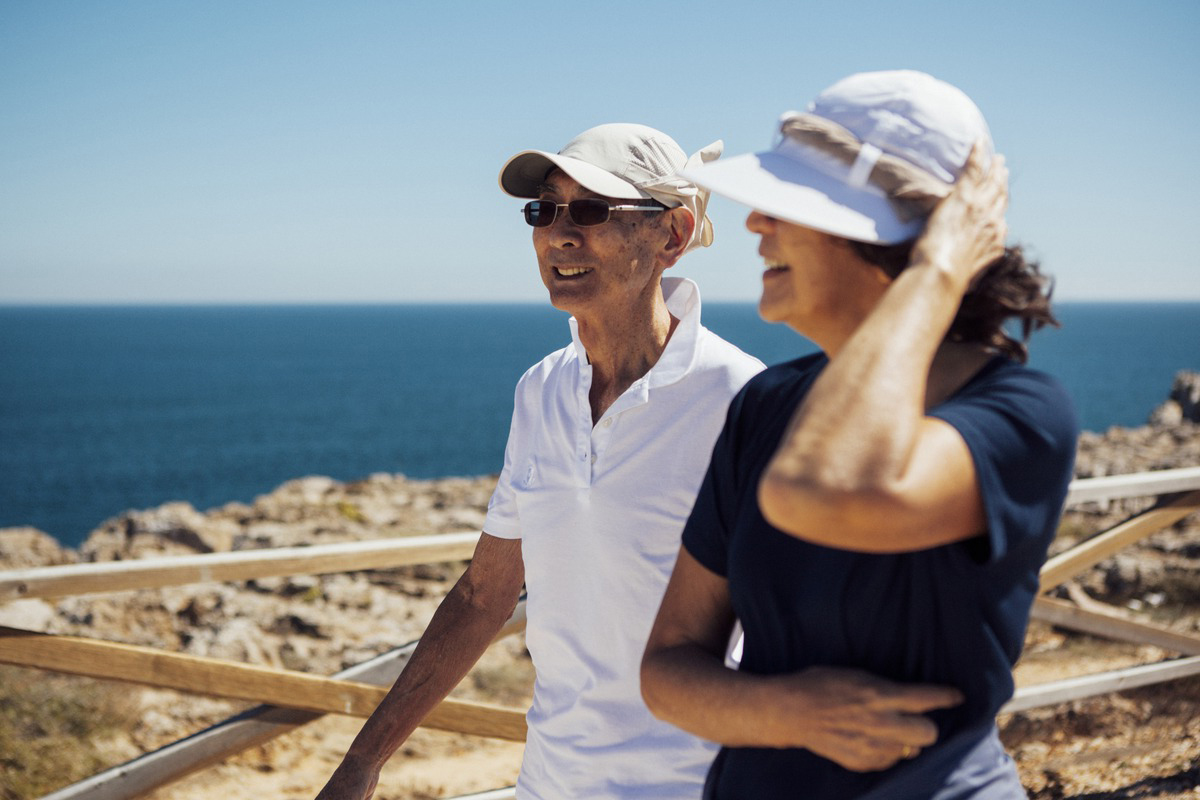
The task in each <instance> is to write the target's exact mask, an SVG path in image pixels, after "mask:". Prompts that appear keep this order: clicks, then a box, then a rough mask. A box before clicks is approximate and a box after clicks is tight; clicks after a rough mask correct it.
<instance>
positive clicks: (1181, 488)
mask: <svg viewBox="0 0 1200 800" xmlns="http://www.w3.org/2000/svg"><path fill="white" fill-rule="evenodd" d="M1193 489H1200V467H1182V468H1180V469H1161V470H1154V471H1151V472H1133V473H1129V474H1126V475H1105V476H1104V477H1102V478H1079V479H1077V480H1074V481H1071V486H1070V488H1069V489H1068V490H1067V502H1066V504H1067V505H1068V506H1073V505H1078V504H1080V503H1088V502H1104V501H1105V500H1120V499H1122V498H1126V497H1147V496H1157V495H1161V494H1174V493H1176V492H1187V491H1191V490H1193Z"/></svg>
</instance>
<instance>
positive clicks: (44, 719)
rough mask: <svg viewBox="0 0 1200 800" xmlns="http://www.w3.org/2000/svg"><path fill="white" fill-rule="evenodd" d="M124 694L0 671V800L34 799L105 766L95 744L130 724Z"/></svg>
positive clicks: (29, 672)
mask: <svg viewBox="0 0 1200 800" xmlns="http://www.w3.org/2000/svg"><path fill="white" fill-rule="evenodd" d="M131 697H132V695H131V693H130V691H129V690H127V689H125V688H124V687H121V686H115V685H113V684H109V683H99V682H97V681H92V680H88V679H85V678H74V677H67V676H62V675H55V674H53V673H48V672H42V671H40V670H33V669H22V668H17V667H0V800H26V798H33V797H40V796H41V795H43V794H46V793H47V792H49V791H51V790H53V789H56V788H58V787H60V786H64V785H66V784H68V783H72V782H74V781H77V780H80V779H82V778H86V777H87V776H89V775H91V774H93V773H95V772H96V771H98V770H99V769H102V768H104V767H106V766H107V765H108V764H107V761H108V759H107V758H106V756H105V754H104V753H103V752H102V751H101V749H100V747H99V745H98V743H99V742H102V741H104V740H106V739H108V738H109V737H110V736H112V735H113V734H116V733H117V732H119V731H121V730H125V729H128V728H129V727H130V725H131V723H132V716H133V713H134V711H133V707H134V705H135V704H134V703H132V702H130V699H131Z"/></svg>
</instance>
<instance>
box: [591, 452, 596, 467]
mask: <svg viewBox="0 0 1200 800" xmlns="http://www.w3.org/2000/svg"><path fill="white" fill-rule="evenodd" d="M592 463H593V464H595V463H596V454H595V453H592Z"/></svg>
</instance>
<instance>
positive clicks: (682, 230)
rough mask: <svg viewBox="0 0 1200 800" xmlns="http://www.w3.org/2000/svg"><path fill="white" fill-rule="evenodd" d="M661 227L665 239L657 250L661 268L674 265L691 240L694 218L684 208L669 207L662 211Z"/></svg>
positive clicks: (694, 225)
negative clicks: (661, 262)
mask: <svg viewBox="0 0 1200 800" xmlns="http://www.w3.org/2000/svg"><path fill="white" fill-rule="evenodd" d="M663 228H664V229H665V232H666V234H667V240H666V242H665V243H664V244H663V246H662V249H661V250H660V251H659V257H660V258H661V259H662V261H663V269H666V268H667V267H671V266H674V265H675V262H676V261H678V260H679V258H680V256H682V255H683V254H684V253H685V252H686V251H687V248H688V243H689V242H691V241H692V232H693V231H695V230H696V219H695V217H693V216H692V212H690V211H688V210H687V209H686V208H669V209H667V210H666V211H664V212H663Z"/></svg>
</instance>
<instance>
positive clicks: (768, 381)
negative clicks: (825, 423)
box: [744, 353, 829, 397]
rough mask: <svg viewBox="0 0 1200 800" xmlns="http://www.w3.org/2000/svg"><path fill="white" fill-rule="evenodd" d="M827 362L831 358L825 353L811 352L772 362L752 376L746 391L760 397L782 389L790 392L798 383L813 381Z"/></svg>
mask: <svg viewBox="0 0 1200 800" xmlns="http://www.w3.org/2000/svg"><path fill="white" fill-rule="evenodd" d="M827 363H829V359H827V358H826V357H825V354H824V353H811V354H809V355H806V356H800V357H799V358H794V359H792V360H791V361H784V362H782V363H780V364H772V365H771V366H769V367H767V368H766V369H764V370H763V371H762V372H760V373H758V374H757V375H755V376H754V377H753V378H751V379H750V381H749V382H748V383H747V384H746V389H745V390H744V391H746V392H747V393H748V394H753V395H756V396H760V397H761V396H769V395H772V394H775V393H777V392H781V391H782V392H789V390H791V389H794V388H796V387H797V385H801V384H807V383H811V382H812V381H813V380H814V379H815V378H816V376H817V375H819V374H820V372H821V370H822V369H824V368H825V365H826V364H827Z"/></svg>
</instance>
